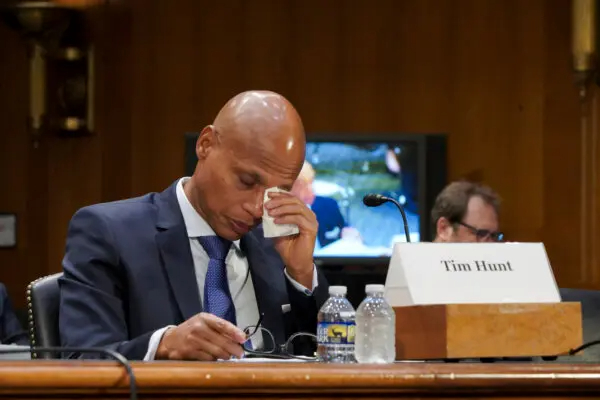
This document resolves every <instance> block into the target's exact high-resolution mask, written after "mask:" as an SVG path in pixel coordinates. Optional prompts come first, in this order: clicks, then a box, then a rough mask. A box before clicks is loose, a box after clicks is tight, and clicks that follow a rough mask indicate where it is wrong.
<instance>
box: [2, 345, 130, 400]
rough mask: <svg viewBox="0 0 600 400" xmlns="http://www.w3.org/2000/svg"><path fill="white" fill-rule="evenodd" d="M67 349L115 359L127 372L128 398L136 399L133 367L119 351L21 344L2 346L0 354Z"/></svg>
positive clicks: (61, 350)
mask: <svg viewBox="0 0 600 400" xmlns="http://www.w3.org/2000/svg"><path fill="white" fill-rule="evenodd" d="M67 351H68V352H74V353H99V354H105V355H107V356H109V358H112V359H113V360H115V361H117V362H118V363H119V364H121V365H122V366H123V367H124V368H125V372H127V375H128V376H129V399H130V400H137V384H136V381H135V375H134V374H133V369H132V368H131V364H129V361H128V360H127V359H126V358H125V357H123V355H121V354H120V353H117V352H116V351H114V350H109V349H103V348H98V347H85V348H80V347H28V346H27V347H25V346H22V347H21V348H19V347H17V348H13V349H7V348H2V349H0V354H20V353H21V354H22V353H31V354H34V353H59V352H67Z"/></svg>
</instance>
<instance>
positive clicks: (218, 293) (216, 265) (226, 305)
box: [198, 236, 237, 325]
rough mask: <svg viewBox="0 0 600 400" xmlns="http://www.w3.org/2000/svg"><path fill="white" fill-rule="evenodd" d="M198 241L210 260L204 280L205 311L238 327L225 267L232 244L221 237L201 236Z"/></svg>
mask: <svg viewBox="0 0 600 400" xmlns="http://www.w3.org/2000/svg"><path fill="white" fill-rule="evenodd" d="M198 241H199V242H200V244H201V245H202V247H203V248H204V250H205V251H206V253H207V254H208V257H209V258H210V261H209V262H208V269H207V271H206V278H205V280H204V311H205V312H208V313H211V314H214V315H216V316H217V317H220V318H223V319H225V320H227V321H229V322H231V323H232V324H234V325H237V324H236V317H235V305H234V304H233V298H232V297H231V292H230V291H229V281H228V280H227V266H226V265H225V258H226V257H227V253H229V249H230V248H231V242H230V241H229V240H225V239H223V238H222V237H219V236H200V237H198Z"/></svg>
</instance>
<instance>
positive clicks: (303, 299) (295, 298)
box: [59, 182, 328, 360]
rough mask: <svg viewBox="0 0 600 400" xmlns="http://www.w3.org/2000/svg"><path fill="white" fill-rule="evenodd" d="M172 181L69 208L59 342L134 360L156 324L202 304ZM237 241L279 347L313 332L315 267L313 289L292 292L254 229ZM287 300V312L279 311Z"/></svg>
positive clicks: (320, 293) (319, 294) (323, 294)
mask: <svg viewBox="0 0 600 400" xmlns="http://www.w3.org/2000/svg"><path fill="white" fill-rule="evenodd" d="M176 184H177V182H175V183H173V184H172V185H171V186H170V187H169V188H168V189H166V190H165V191H164V192H162V193H149V194H147V195H144V196H142V197H137V198H133V199H127V200H121V201H116V202H111V203H103V204H96V205H93V206H89V207H84V208H82V209H80V210H78V211H77V212H76V213H75V215H74V216H73V218H72V219H71V222H70V224H69V229H68V233H67V246H66V253H65V256H64V259H63V271H64V275H63V277H62V278H61V279H60V280H59V286H60V312H59V329H60V337H61V342H62V343H61V344H62V346H72V347H75V346H76V347H104V348H108V349H111V350H116V351H118V352H120V353H121V354H123V355H124V356H125V357H127V358H128V359H131V360H141V359H143V358H144V356H145V354H146V352H147V349H148V342H149V339H150V336H151V335H152V333H154V331H156V330H157V329H159V328H162V327H164V326H166V325H177V324H180V323H181V322H183V321H185V320H187V319H188V318H190V317H192V316H194V315H195V314H197V313H199V312H201V311H202V303H201V301H200V295H199V291H198V286H197V283H196V278H195V271H194V263H193V259H192V254H191V250H190V245H189V238H188V235H187V231H186V228H185V224H184V221H183V216H182V214H181V210H180V208H179V204H178V202H177V195H176V192H175V188H176ZM240 247H241V249H242V251H243V252H244V253H245V255H246V257H247V259H248V264H249V267H250V273H251V274H252V281H253V284H254V290H255V293H256V300H257V303H258V308H259V312H261V313H263V314H264V319H263V326H264V327H265V328H266V329H268V330H269V331H271V333H272V334H273V336H274V337H275V340H276V342H277V343H278V344H283V343H285V341H286V340H287V338H288V337H289V336H290V335H291V334H293V333H295V332H299V331H302V332H311V333H314V332H315V331H316V324H317V312H318V308H319V307H320V306H321V305H322V303H323V302H325V300H326V298H327V292H328V285H327V282H326V279H325V277H324V276H323V275H322V274H321V273H320V272H319V276H318V279H319V286H318V288H317V289H316V290H315V291H314V292H313V295H312V296H307V295H306V294H304V293H301V292H299V291H298V290H297V289H295V288H294V287H293V285H292V284H291V283H290V282H289V281H288V280H287V278H286V277H285V275H284V272H283V270H284V265H283V262H282V260H281V258H280V257H279V254H278V253H277V252H276V251H275V249H274V247H273V246H272V244H271V242H270V241H268V240H266V239H265V238H264V237H263V234H262V230H261V228H260V227H258V228H255V229H254V230H252V231H251V232H249V233H248V234H246V235H244V237H242V239H241V241H240ZM286 304H289V305H290V308H291V310H290V311H289V312H286V313H284V312H283V311H282V306H283V305H286ZM295 350H296V351H295V352H296V353H304V354H305V353H307V351H308V350H307V349H295ZM68 356H69V357H72V358H74V357H79V358H103V356H101V355H93V354H75V353H73V354H69V355H68Z"/></svg>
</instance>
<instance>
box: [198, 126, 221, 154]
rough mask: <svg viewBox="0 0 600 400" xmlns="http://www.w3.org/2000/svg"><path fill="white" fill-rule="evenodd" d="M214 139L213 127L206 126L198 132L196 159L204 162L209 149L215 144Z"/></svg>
mask: <svg viewBox="0 0 600 400" xmlns="http://www.w3.org/2000/svg"><path fill="white" fill-rule="evenodd" d="M216 139H217V138H216V137H215V127H214V126H212V125H207V126H205V127H204V129H202V132H200V136H198V140H196V157H198V160H204V159H205V158H206V157H207V156H208V153H209V152H210V150H211V148H212V147H214V145H215V144H216Z"/></svg>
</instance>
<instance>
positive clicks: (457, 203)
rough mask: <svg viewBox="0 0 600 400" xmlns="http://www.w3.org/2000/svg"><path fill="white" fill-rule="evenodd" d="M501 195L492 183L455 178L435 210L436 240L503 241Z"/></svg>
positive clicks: (433, 213)
mask: <svg viewBox="0 0 600 400" xmlns="http://www.w3.org/2000/svg"><path fill="white" fill-rule="evenodd" d="M499 210H500V198H499V197H498V195H497V194H496V193H495V192H494V191H493V190H492V189H491V188H489V187H487V186H483V185H480V184H477V183H473V182H468V181H458V182H453V183H451V184H449V185H448V186H446V187H445V188H444V190H442V192H441V193H440V194H439V195H438V197H437V198H436V200H435V204H434V206H433V208H432V210H431V221H432V223H433V231H434V232H435V238H434V240H433V241H434V242H436V243H456V242H463V243H465V242H501V241H503V240H504V234H503V233H502V232H500V231H499V222H498V214H499Z"/></svg>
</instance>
